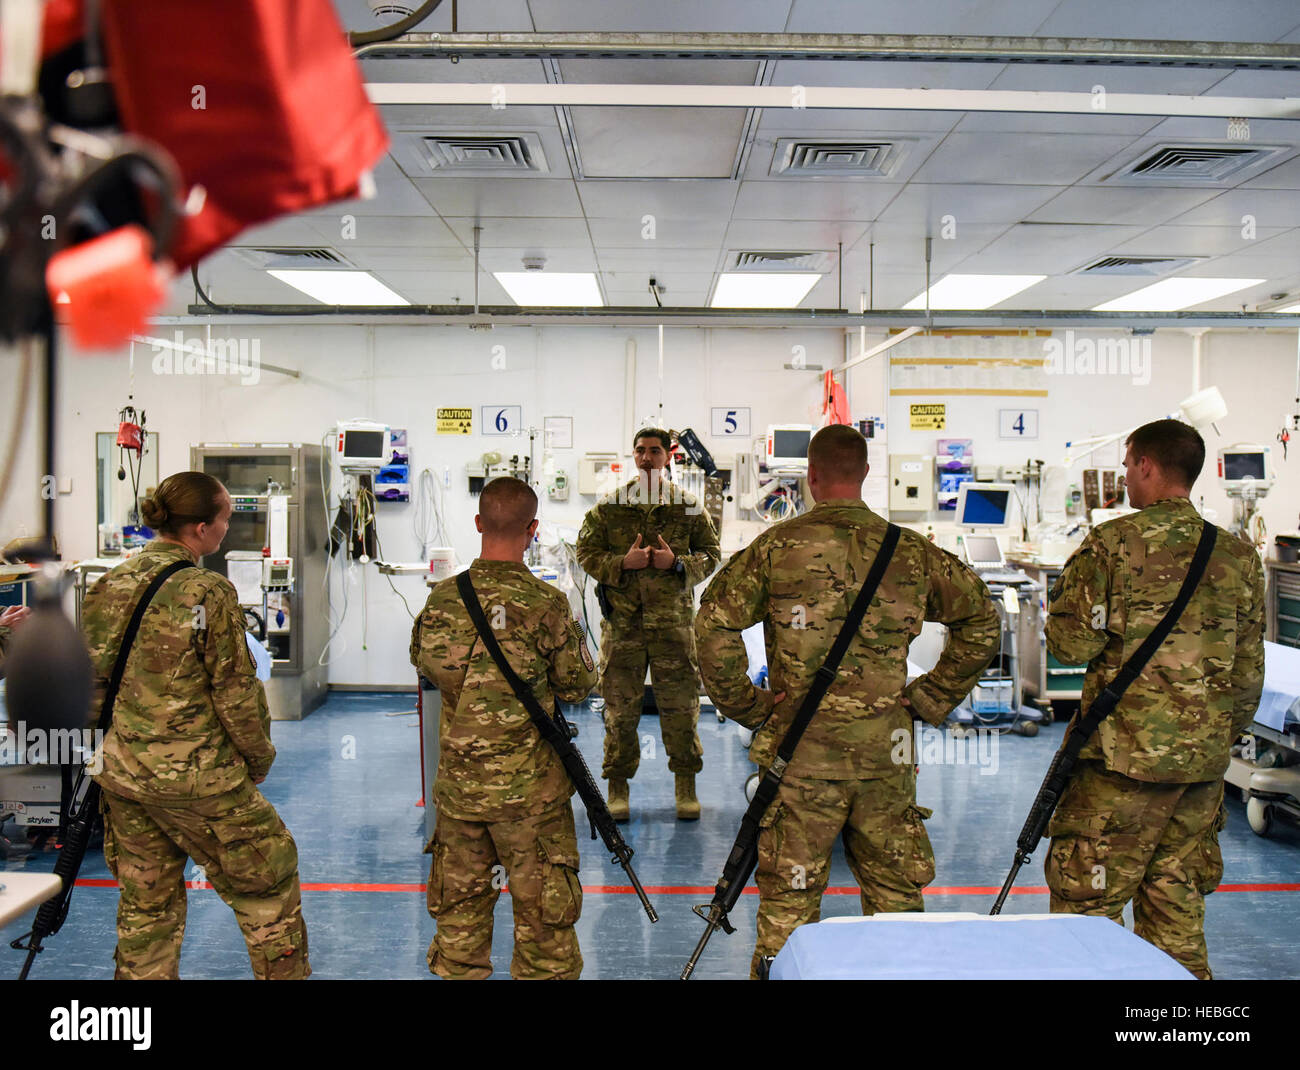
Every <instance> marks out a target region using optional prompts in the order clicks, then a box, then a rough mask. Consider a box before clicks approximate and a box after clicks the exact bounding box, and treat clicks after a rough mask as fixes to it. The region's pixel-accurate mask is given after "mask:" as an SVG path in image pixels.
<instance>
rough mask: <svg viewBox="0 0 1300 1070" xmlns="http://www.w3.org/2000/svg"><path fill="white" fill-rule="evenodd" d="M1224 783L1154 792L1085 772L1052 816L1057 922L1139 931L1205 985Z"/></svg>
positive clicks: (1219, 868) (1153, 787) (1091, 768)
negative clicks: (1128, 922) (1075, 917)
mask: <svg viewBox="0 0 1300 1070" xmlns="http://www.w3.org/2000/svg"><path fill="white" fill-rule="evenodd" d="M1222 805H1223V781H1222V780H1213V781H1205V782H1201V783H1195V784H1149V783H1146V782H1144V781H1140V780H1132V779H1130V778H1129V777H1126V776H1124V775H1123V774H1121V773H1115V772H1111V771H1109V770H1107V769H1106V768H1105V766H1104V765H1103V764H1102V763H1101V762H1099V761H1085V762H1080V763H1079V769H1078V772H1076V773H1075V775H1074V778H1073V779H1072V780H1071V781H1070V784H1069V786H1068V787H1067V788H1066V790H1065V793H1064V794H1063V795H1062V796H1061V802H1060V804H1059V805H1058V806H1057V808H1056V813H1055V814H1054V815H1053V817H1052V823H1051V824H1050V825H1049V826H1048V829H1047V833H1048V835H1049V836H1050V837H1051V839H1052V846H1051V850H1050V851H1049V852H1048V856H1047V860H1046V863H1045V870H1046V874H1047V885H1048V887H1049V888H1050V889H1051V892H1052V905H1051V909H1052V913H1054V914H1103V915H1105V916H1106V917H1108V918H1110V919H1111V920H1113V921H1117V922H1120V923H1121V924H1122V923H1123V919H1122V915H1123V910H1124V904H1125V903H1127V902H1129V900H1132V901H1133V929H1134V931H1135V932H1136V933H1137V934H1138V936H1140V937H1142V938H1143V939H1144V940H1147V941H1148V942H1150V943H1152V944H1155V946H1156V947H1158V948H1160V949H1161V950H1162V951H1164V952H1166V953H1167V954H1169V955H1171V956H1172V957H1173V958H1175V959H1177V960H1178V961H1179V962H1181V963H1182V964H1183V965H1184V966H1186V967H1187V969H1189V970H1190V971H1191V972H1192V973H1194V974H1196V976H1197V977H1199V978H1201V979H1202V980H1209V979H1210V977H1211V973H1210V963H1209V957H1208V955H1207V954H1206V949H1205V896H1206V895H1208V894H1209V893H1210V892H1212V891H1214V889H1215V888H1217V887H1218V886H1219V881H1220V879H1222V877H1223V856H1222V855H1221V854H1220V853H1219V830H1220V829H1222V828H1223V822H1224V819H1225V817H1226V813H1225V812H1224V811H1223V808H1222Z"/></svg>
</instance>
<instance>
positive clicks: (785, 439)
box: [772, 431, 812, 459]
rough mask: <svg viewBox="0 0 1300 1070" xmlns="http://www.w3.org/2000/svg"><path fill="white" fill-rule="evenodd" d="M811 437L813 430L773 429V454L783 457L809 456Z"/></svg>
mask: <svg viewBox="0 0 1300 1070" xmlns="http://www.w3.org/2000/svg"><path fill="white" fill-rule="evenodd" d="M811 438H812V432H811V431H773V432H772V456H773V457H780V458H782V459H787V458H790V457H807V456H808V442H809V440H810V439H811Z"/></svg>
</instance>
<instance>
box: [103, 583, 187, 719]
mask: <svg viewBox="0 0 1300 1070" xmlns="http://www.w3.org/2000/svg"><path fill="white" fill-rule="evenodd" d="M195 567H197V566H196V565H195V564H194V563H193V562H192V561H174V562H172V564H170V565H168V566H167V567H166V568H164V569H163V570H162V571H161V572H159V573H158V575H156V576H155V577H154V578H153V580H152V581H150V583H149V586H148V587H147V588H145V592H144V596H143V597H142V598H141V599H140V601H139V602H137V603H136V606H135V612H134V613H132V614H131V620H130V622H129V623H128V624H127V626H126V631H125V632H124V633H123V635H122V645H121V646H120V647H118V650H117V661H115V662H114V663H113V673H112V675H111V676H109V678H108V690H107V691H105V692H104V705H103V706H102V707H101V708H100V713H99V730H100V731H101V732H104V731H107V730H108V726H109V723H110V722H111V721H112V720H113V705H114V703H116V702H117V693H118V691H119V690H120V689H121V687H122V677H123V676H124V675H125V674H126V662H127V659H128V658H129V657H130V656H131V647H132V646H133V645H134V644H135V637H136V635H137V634H138V633H139V631H140V622H141V621H143V620H144V612H145V610H146V609H148V608H149V603H150V602H152V601H153V597H154V595H156V594H157V593H158V591H159V589H160V588H161V587H162V585H163V584H164V583H166V582H167V581H168V580H169V579H171V578H172V576H174V575H175V574H176V573H177V572H180V571H181V570H182V569H187V568H195Z"/></svg>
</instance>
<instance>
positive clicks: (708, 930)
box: [681, 912, 718, 981]
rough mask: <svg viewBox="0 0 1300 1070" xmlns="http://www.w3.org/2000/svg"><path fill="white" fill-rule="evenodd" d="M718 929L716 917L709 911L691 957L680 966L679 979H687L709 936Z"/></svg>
mask: <svg viewBox="0 0 1300 1070" xmlns="http://www.w3.org/2000/svg"><path fill="white" fill-rule="evenodd" d="M717 931H718V919H717V918H716V917H715V916H714V915H713V913H712V912H711V913H710V915H709V923H708V924H707V925H706V926H705V927H704V935H703V936H701V937H700V942H699V943H698V944H696V945H695V950H694V951H693V952H692V953H691V957H690V958H689V959H687V960H686V965H685V966H684V967H682V976H681V980H683V981H689V980H690V979H691V974H693V973H694V972H695V967H696V965H697V964H698V963H699V961H700V956H701V955H703V954H704V949H705V948H706V947H708V945H709V937H711V936H712V935H713V934H714V933H715V932H717Z"/></svg>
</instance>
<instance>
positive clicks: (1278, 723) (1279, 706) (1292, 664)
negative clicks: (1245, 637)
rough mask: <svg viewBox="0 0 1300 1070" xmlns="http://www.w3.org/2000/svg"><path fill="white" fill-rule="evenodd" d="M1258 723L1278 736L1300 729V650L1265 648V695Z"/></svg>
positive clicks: (1256, 717) (1257, 717)
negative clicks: (1289, 730) (1277, 733)
mask: <svg viewBox="0 0 1300 1070" xmlns="http://www.w3.org/2000/svg"><path fill="white" fill-rule="evenodd" d="M1255 722H1256V723H1257V724H1262V725H1263V726H1264V727H1265V728H1271V729H1273V731H1274V732H1285V731H1286V730H1287V726H1292V727H1294V726H1297V725H1300V650H1297V649H1296V648H1294V647H1287V646H1282V645H1280V644H1278V643H1268V642H1266V643H1265V644H1264V693H1263V694H1262V695H1261V696H1260V699H1259V709H1258V710H1256V711H1255Z"/></svg>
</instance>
